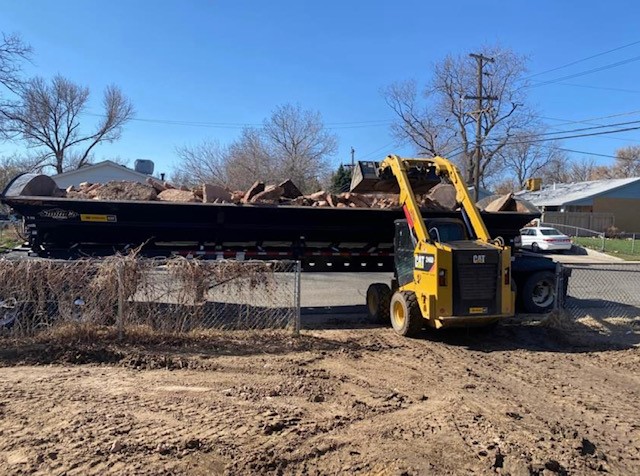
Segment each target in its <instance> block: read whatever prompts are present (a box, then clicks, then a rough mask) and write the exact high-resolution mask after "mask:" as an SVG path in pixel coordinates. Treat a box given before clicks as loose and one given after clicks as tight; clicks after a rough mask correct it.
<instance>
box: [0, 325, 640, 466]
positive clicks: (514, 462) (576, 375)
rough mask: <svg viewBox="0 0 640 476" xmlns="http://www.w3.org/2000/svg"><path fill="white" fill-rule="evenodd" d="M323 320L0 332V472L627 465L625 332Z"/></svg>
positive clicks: (630, 363) (634, 351)
mask: <svg viewBox="0 0 640 476" xmlns="http://www.w3.org/2000/svg"><path fill="white" fill-rule="evenodd" d="M325 324H326V323H325ZM586 324H588V322H587V323H586ZM326 327H327V326H326V325H325V326H324V328H323V329H315V330H307V331H304V332H303V335H302V336H301V337H299V338H293V337H291V336H290V335H283V334H281V333H264V332H253V333H238V332H235V333H234V332H229V333H227V334H219V335H210V336H207V337H202V338H199V339H193V340H184V341H178V342H156V343H153V344H148V345H146V346H142V345H140V344H131V343H127V342H124V343H121V344H118V345H114V344H113V343H103V342H102V341H101V340H100V339H94V340H93V342H92V343H91V344H87V343H84V344H73V345H61V344H56V343H32V344H29V345H25V344H24V343H23V344H22V345H20V346H16V345H15V344H14V343H12V342H9V341H4V342H1V341H0V342H1V343H2V349H1V350H0V365H2V368H0V474H16V475H19V474H59V475H62V474H68V475H73V474H78V475H80V474H81V475H85V474H124V475H126V474H131V475H134V474H135V475H144V474H148V475H156V474H189V475H199V474H201V475H205V474H308V475H320V474H341V473H349V474H371V475H424V474H433V475H450V474H503V475H505V474H511V475H514V476H516V475H552V474H579V475H581V474H602V473H609V474H616V475H625V474H628V475H632V474H638V468H640V404H639V403H638V402H639V401H640V348H639V347H638V339H637V337H638V334H637V332H635V331H633V329H632V330H625V329H626V328H621V329H618V330H617V331H616V332H608V333H603V332H602V331H601V332H595V331H594V330H592V329H590V328H589V326H587V325H585V323H583V324H579V325H578V324H575V325H572V326H571V327H570V328H567V329H562V330H558V329H555V328H549V327H545V326H541V325H538V324H536V323H530V322H528V323H522V322H511V323H506V324H504V325H500V326H498V327H497V328H496V329H494V330H491V331H456V332H445V333H442V332H440V333H436V332H434V331H425V332H424V335H422V336H421V338H419V339H406V338H401V337H399V336H397V335H395V334H394V333H393V332H392V331H391V330H390V329H386V328H378V327H371V326H368V325H366V324H363V323H358V322H355V323H353V322H352V323H350V324H349V325H344V324H341V325H338V326H334V328H326ZM636 330H637V329H636ZM134 340H135V339H134Z"/></svg>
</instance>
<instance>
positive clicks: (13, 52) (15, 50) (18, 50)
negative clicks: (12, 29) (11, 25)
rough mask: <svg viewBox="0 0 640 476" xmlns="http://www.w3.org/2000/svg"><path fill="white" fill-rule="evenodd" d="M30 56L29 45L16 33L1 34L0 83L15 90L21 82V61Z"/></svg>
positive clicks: (10, 89)
mask: <svg viewBox="0 0 640 476" xmlns="http://www.w3.org/2000/svg"><path fill="white" fill-rule="evenodd" d="M30 56H31V47H30V46H29V45H27V44H25V43H24V42H23V41H22V39H21V38H20V37H19V36H18V35H16V34H11V35H6V34H4V33H3V34H2V42H0V84H2V86H4V87H5V88H7V89H8V90H9V91H13V92H17V91H18V90H19V89H20V87H21V86H22V84H23V80H22V78H21V72H22V62H23V61H25V60H28V59H29V58H30Z"/></svg>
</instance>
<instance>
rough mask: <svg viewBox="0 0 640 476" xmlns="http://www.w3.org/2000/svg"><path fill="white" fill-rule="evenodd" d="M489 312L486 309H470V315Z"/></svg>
mask: <svg viewBox="0 0 640 476" xmlns="http://www.w3.org/2000/svg"><path fill="white" fill-rule="evenodd" d="M488 311H489V310H488V309H487V308H486V307H470V308H469V314H486V313H487V312H488Z"/></svg>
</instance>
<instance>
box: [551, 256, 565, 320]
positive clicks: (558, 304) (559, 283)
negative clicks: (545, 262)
mask: <svg viewBox="0 0 640 476" xmlns="http://www.w3.org/2000/svg"><path fill="white" fill-rule="evenodd" d="M563 287H564V279H563V276H562V265H561V264H560V263H556V298H555V300H554V301H553V309H554V310H555V311H559V310H560V309H562V307H563V303H562V300H563V298H564V292H563Z"/></svg>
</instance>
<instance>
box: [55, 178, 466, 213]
mask: <svg viewBox="0 0 640 476" xmlns="http://www.w3.org/2000/svg"><path fill="white" fill-rule="evenodd" d="M64 195H65V196H66V197H67V198H76V199H83V200H88V199H93V200H138V201H140V200H141V201H167V202H194V203H217V204H222V203H227V204H236V205H244V204H253V205H261V204H262V205H283V206H287V205H289V206H306V207H326V208H378V209H380V208H382V209H384V208H397V207H398V206H399V205H398V195H397V194H382V193H373V194H364V193H351V192H343V193H337V194H336V193H331V192H327V191H324V190H321V191H318V192H315V193H311V194H308V195H304V194H303V193H302V192H300V190H299V189H298V187H296V185H295V184H294V183H293V182H292V181H291V180H285V181H284V182H282V183H280V184H277V185H275V184H272V185H268V184H265V183H264V182H260V181H257V182H255V183H254V184H253V185H252V186H251V187H249V189H248V190H229V189H227V188H225V187H221V186H219V185H212V184H203V185H202V186H200V187H192V188H189V187H184V186H182V187H176V186H174V185H172V184H170V183H169V182H163V181H160V180H156V179H154V178H151V177H149V178H147V181H146V183H138V182H124V181H121V182H117V181H112V182H108V183H105V184H100V183H94V184H91V183H87V182H83V183H81V184H80V185H79V186H78V187H74V186H70V187H68V188H67V189H66V191H65V192H64ZM417 198H418V200H419V202H420V204H421V206H422V207H423V208H425V209H432V210H452V209H455V207H456V200H455V190H454V188H453V187H452V186H450V185H446V184H440V185H437V186H435V187H434V188H433V189H431V190H430V191H429V193H428V194H425V195H423V196H418V197H417Z"/></svg>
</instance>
